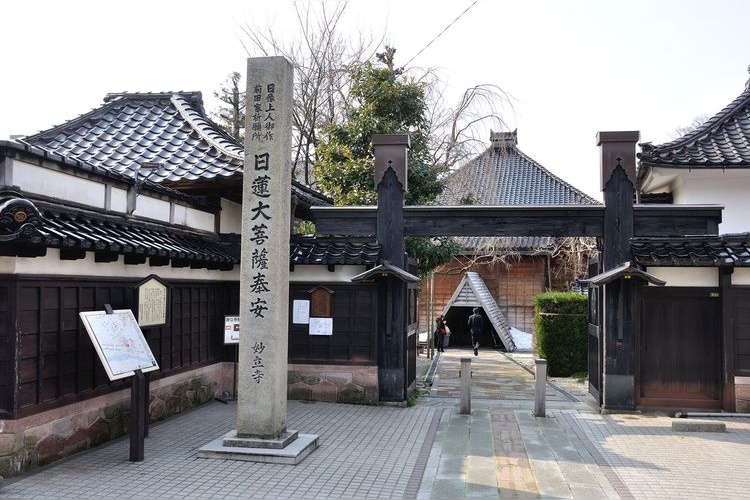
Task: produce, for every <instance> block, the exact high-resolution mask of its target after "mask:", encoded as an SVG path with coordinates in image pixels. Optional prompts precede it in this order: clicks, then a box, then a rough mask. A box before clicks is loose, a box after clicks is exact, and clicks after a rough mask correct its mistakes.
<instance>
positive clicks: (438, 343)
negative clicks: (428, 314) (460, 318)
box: [435, 314, 445, 352]
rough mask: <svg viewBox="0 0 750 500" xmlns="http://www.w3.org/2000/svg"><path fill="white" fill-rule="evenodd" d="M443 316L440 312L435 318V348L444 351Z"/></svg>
mask: <svg viewBox="0 0 750 500" xmlns="http://www.w3.org/2000/svg"><path fill="white" fill-rule="evenodd" d="M444 345H445V318H444V317H443V315H442V314H440V315H438V317H437V318H435V348H436V349H437V350H438V352H445V348H444Z"/></svg>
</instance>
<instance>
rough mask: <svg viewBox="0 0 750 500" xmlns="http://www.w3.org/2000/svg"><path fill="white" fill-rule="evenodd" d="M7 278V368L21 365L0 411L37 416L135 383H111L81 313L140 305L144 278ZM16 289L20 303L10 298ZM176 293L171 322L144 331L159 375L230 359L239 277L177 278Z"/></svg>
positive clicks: (0, 305)
mask: <svg viewBox="0 0 750 500" xmlns="http://www.w3.org/2000/svg"><path fill="white" fill-rule="evenodd" d="M6 282H7V283H9V284H8V285H6V286H3V284H1V283H3V282H0V299H2V298H3V296H5V297H7V298H6V300H4V301H2V300H0V343H1V344H4V345H11V344H15V345H16V346H17V347H16V348H14V349H9V350H4V351H3V353H0V374H2V371H3V370H5V371H6V372H7V371H8V370H13V375H14V376H15V378H16V380H13V378H14V377H3V378H2V381H0V413H2V412H7V414H9V415H10V417H9V418H12V417H15V416H24V415H29V414H33V413H35V412H38V411H43V410H45V409H48V408H52V407H55V406H59V405H61V404H63V403H64V402H68V401H75V400H80V399H85V398H86V397H91V396H96V395H99V394H103V393H106V392H108V391H110V390H114V389H119V388H122V387H125V386H127V381H118V382H114V383H111V382H110V381H109V378H108V377H107V375H106V372H105V371H104V369H103V367H102V366H101V362H100V361H99V359H98V356H97V355H96V352H95V350H94V347H93V345H92V344H91V340H90V339H89V336H88V334H87V333H86V331H85V329H84V328H83V325H82V324H81V322H80V320H79V317H78V313H79V312H80V311H90V310H102V309H104V304H107V303H108V304H111V305H112V307H113V309H133V310H135V309H136V302H135V300H136V294H135V286H136V284H137V283H136V282H133V281H130V280H123V279H111V280H97V281H95V282H94V281H76V280H69V279H63V280H50V279H33V278H30V279H20V280H17V279H15V278H13V279H8V280H6ZM13 287H16V288H17V293H16V292H14V295H13V297H14V298H15V297H18V301H17V303H16V301H15V300H10V290H12V289H13ZM170 292H171V293H172V301H171V302H170V306H171V307H170V311H171V315H170V318H169V320H168V324H167V325H164V326H159V327H151V328H145V329H144V335H145V337H146V340H147V341H148V342H149V345H150V346H151V349H152V350H153V351H154V355H155V356H156V357H157V360H158V362H159V365H160V370H159V371H158V372H155V373H152V374H150V377H152V378H159V377H163V376H166V375H169V374H171V373H175V372H178V371H181V370H185V369H189V368H191V367H194V366H199V365H204V364H210V363H214V362H217V361H221V360H223V359H224V357H223V356H224V354H225V349H224V348H223V326H224V315H236V314H237V312H238V307H239V305H238V304H239V285H238V283H223V282H216V283H213V282H212V283H187V282H176V283H172V284H171V286H170ZM8 304H15V305H14V306H13V307H11V306H10V305H8ZM170 311H168V313H169V312H170ZM16 324H17V325H18V331H17V332H16V330H15V328H13V325H16ZM227 354H229V353H228V352H227ZM14 357H15V359H13V358H14ZM227 359H228V356H227ZM16 366H17V373H16V370H15V367H16ZM8 380H10V381H11V382H7V381H8ZM16 394H17V397H16V396H15V395H16ZM14 398H15V401H14ZM6 408H7V410H6Z"/></svg>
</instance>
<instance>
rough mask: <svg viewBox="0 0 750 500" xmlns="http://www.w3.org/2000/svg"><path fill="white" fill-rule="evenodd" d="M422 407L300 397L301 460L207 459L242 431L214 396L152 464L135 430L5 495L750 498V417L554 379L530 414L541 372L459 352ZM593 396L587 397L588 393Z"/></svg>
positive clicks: (187, 417) (157, 446)
mask: <svg viewBox="0 0 750 500" xmlns="http://www.w3.org/2000/svg"><path fill="white" fill-rule="evenodd" d="M466 356H471V358H472V372H473V378H472V392H473V398H472V412H471V414H470V415H459V414H458V392H457V390H458V386H459V381H458V379H457V375H458V373H457V371H458V370H457V367H458V364H459V360H460V358H461V357H466ZM435 366H436V368H437V369H436V370H435V372H434V373H433V375H434V376H433V385H432V388H431V390H430V394H429V395H425V396H422V397H421V398H419V400H418V403H417V405H416V406H414V407H411V408H393V407H385V406H382V407H367V406H354V405H337V404H327V403H301V402H290V403H289V411H288V422H289V427H290V428H293V429H299V430H300V431H301V432H305V433H317V434H319V435H320V441H321V445H320V447H319V448H318V449H317V450H316V451H314V452H313V453H312V454H311V455H310V456H309V457H307V458H306V459H305V460H304V461H303V462H302V463H300V464H298V465H296V466H294V465H275V464H257V463H252V462H236V461H231V460H217V459H204V458H199V457H198V456H197V449H198V448H199V447H201V446H203V445H204V444H206V443H207V442H208V441H210V440H212V439H214V438H216V437H218V436H220V435H222V434H224V433H225V432H227V431H228V430H230V429H232V428H233V427H234V423H235V416H236V407H235V406H234V405H233V404H229V405H224V404H221V403H212V404H209V405H206V406H204V407H201V408H199V409H197V410H195V411H192V412H189V413H186V414H184V415H181V416H178V417H175V418H172V419H170V420H167V421H165V422H162V423H159V424H157V425H153V426H152V427H151V428H150V436H149V437H148V438H147V440H146V452H145V456H146V459H145V461H143V462H140V463H131V462H129V461H128V447H129V441H128V439H127V437H126V438H125V439H120V440H117V441H114V442H111V443H108V444H106V445H103V446H100V447H98V448H96V449H94V450H91V451H89V452H85V453H81V454H78V455H76V456H73V457H71V458H69V459H66V460H63V461H60V462H57V463H55V464H52V465H50V466H48V467H44V468H41V469H39V470H37V471H35V472H34V473H31V474H28V475H25V476H21V477H17V478H11V479H7V480H6V482H5V484H3V485H2V486H1V487H0V499H5V498H34V499H37V498H40V499H44V498H49V499H52V498H54V499H86V498H97V499H99V498H136V497H137V498H274V499H275V498H294V499H308V498H309V499H313V498H352V499H358V498H420V499H428V498H434V499H457V498H477V499H485V498H591V499H594V498H596V499H598V498H750V474H747V471H746V467H747V460H748V457H750V420H749V419H726V420H724V421H725V422H726V423H727V429H728V431H727V432H726V433H721V434H718V433H675V432H672V430H671V419H670V418H668V417H666V416H663V415H630V414H618V415H611V414H610V415H601V414H599V413H598V412H597V411H595V408H594V407H593V405H592V404H590V402H587V401H579V400H578V399H577V398H574V397H573V396H571V395H570V394H568V393H566V392H564V391H560V390H557V389H556V388H554V387H552V386H548V389H547V401H548V405H547V409H548V411H547V417H546V418H536V417H534V416H533V415H532V408H533V399H534V397H533V387H534V385H533V379H532V375H531V374H530V373H529V372H528V371H527V370H526V369H525V368H523V367H522V366H521V364H519V363H517V362H516V361H513V360H512V359H510V358H509V357H507V356H506V355H505V354H503V353H501V352H498V351H494V350H480V355H479V356H478V357H474V356H472V355H471V351H469V350H465V351H461V350H457V349H453V348H451V349H448V350H447V351H446V353H444V354H442V355H441V356H440V358H439V364H437V365H435ZM584 399H585V398H584Z"/></svg>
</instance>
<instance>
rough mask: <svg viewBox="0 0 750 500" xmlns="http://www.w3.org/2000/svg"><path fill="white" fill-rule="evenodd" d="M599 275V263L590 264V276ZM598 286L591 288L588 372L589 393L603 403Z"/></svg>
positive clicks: (589, 291) (589, 292)
mask: <svg viewBox="0 0 750 500" xmlns="http://www.w3.org/2000/svg"><path fill="white" fill-rule="evenodd" d="M597 274H599V263H598V262H591V263H590V264H589V276H596V275H597ZM600 293H601V290H600V289H599V287H598V286H591V287H589V290H588V294H589V311H588V315H589V322H588V332H589V335H588V349H589V352H588V370H589V393H590V394H591V395H592V396H594V397H595V398H596V400H597V401H598V402H599V404H601V403H602V345H601V340H600V334H601V327H600V326H599V325H601V308H600V307H599V294H600Z"/></svg>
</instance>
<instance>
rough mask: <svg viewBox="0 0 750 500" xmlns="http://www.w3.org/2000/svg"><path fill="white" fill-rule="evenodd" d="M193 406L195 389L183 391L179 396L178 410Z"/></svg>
mask: <svg viewBox="0 0 750 500" xmlns="http://www.w3.org/2000/svg"><path fill="white" fill-rule="evenodd" d="M191 408H195V391H185V393H184V394H183V395H182V396H181V397H180V411H181V412H182V411H185V410H189V409H191Z"/></svg>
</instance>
